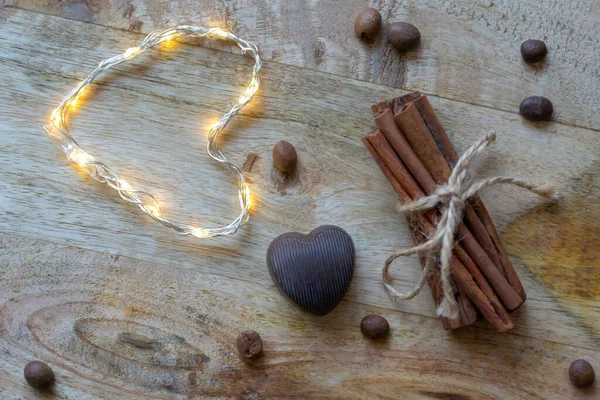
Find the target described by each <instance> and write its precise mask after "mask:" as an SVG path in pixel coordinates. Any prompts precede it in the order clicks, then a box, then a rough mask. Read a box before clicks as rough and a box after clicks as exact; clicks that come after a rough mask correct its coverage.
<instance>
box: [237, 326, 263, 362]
mask: <svg viewBox="0 0 600 400" xmlns="http://www.w3.org/2000/svg"><path fill="white" fill-rule="evenodd" d="M236 344H237V349H238V352H239V353H240V355H241V356H242V357H244V358H256V357H258V356H259V355H260V354H261V353H262V348H263V343H262V339H261V338H260V335H259V334H258V333H256V332H255V331H253V330H247V331H244V332H242V333H240V336H238V338H237V343H236Z"/></svg>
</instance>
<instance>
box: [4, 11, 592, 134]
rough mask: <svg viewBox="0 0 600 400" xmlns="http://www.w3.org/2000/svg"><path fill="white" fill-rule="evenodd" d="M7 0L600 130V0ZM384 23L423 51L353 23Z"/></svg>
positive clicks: (109, 24) (70, 15)
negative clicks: (369, 19)
mask: <svg viewBox="0 0 600 400" xmlns="http://www.w3.org/2000/svg"><path fill="white" fill-rule="evenodd" d="M7 4H9V5H14V6H15V7H21V8H25V9H32V10H38V11H42V12H44V13H51V14H55V15H59V16H62V17H65V18H70V19H77V20H80V21H90V22H94V23H96V24H101V25H106V26H111V27H117V28H121V29H130V30H135V31H141V32H146V33H147V32H150V31H151V30H153V29H159V28H165V27H167V26H171V25H175V24H182V23H185V24H188V23H194V24H200V25H211V26H212V25H217V26H222V27H227V28H229V29H231V30H233V31H234V32H236V33H237V34H239V35H241V36H242V37H244V38H247V39H249V40H253V41H256V42H257V43H259V44H260V47H261V51H262V54H263V56H264V57H265V59H267V60H272V61H277V62H281V63H285V64H290V65H296V66H301V67H305V68H310V69H314V70H318V71H323V72H329V73H333V74H338V75H342V76H346V77H352V78H356V79H361V80H365V81H370V82H377V83H381V84H384V85H388V86H392V87H399V88H404V89H412V90H419V91H421V92H423V93H427V94H435V95H439V96H441V97H445V98H449V99H455V100H459V101H462V102H467V103H472V104H479V105H485V106H488V107H492V108H496V109H501V110H506V111H510V112H512V113H516V112H518V107H519V103H520V102H521V100H523V99H524V98H525V97H528V96H531V95H544V96H546V97H548V98H550V99H551V100H552V102H553V103H554V105H555V110H556V119H557V120H558V121H561V122H565V123H568V124H572V125H576V126H584V127H589V128H594V129H600V112H599V111H600V106H599V103H598V101H597V93H598V92H600V74H598V68H597V64H598V59H599V58H600V50H599V49H598V46H596V45H595V44H596V43H598V42H600V29H598V20H600V7H599V6H598V2H597V1H595V0H583V1H578V2H572V1H562V2H561V1H551V2H548V1H545V0H519V1H516V0H500V1H491V0H484V1H474V0H458V1H447V2H442V3H441V4H440V2H439V1H438V0H408V1H403V2H397V1H393V0H380V1H374V0H371V1H364V0H352V1H344V2H340V1H332V0H321V1H293V2H291V1H269V2H265V1H254V2H248V1H245V0H235V1H227V2H223V1H220V0H208V1H202V2H200V3H198V4H196V3H194V4H193V5H192V4H191V3H189V2H188V1H185V0H174V1H158V0H123V1H99V0H87V1H86V0H74V1H73V0H69V1H56V2H50V1H41V0H7ZM367 5H369V6H372V7H375V8H376V9H379V10H380V11H381V13H382V15H383V19H384V23H390V22H394V21H407V22H411V23H413V24H415V25H416V26H418V28H419V29H420V31H421V34H422V41H423V43H422V46H421V48H420V49H419V50H417V51H413V52H409V53H406V54H405V55H399V54H398V52H396V51H394V50H393V49H392V48H391V47H390V46H389V45H387V41H386V39H385V37H384V38H382V39H381V40H380V41H378V42H376V43H374V44H372V45H367V44H364V43H361V42H360V41H359V40H358V39H357V38H356V37H355V36H354V31H353V26H354V19H355V16H356V15H357V14H358V13H359V12H360V10H362V8H364V7H365V6H367ZM530 38H534V39H542V40H544V41H546V43H547V45H548V48H549V54H548V57H547V60H546V62H545V63H543V65H537V66H531V65H528V64H526V63H524V61H523V60H522V59H521V55H520V51H519V48H520V45H521V43H522V42H523V41H524V40H526V39H530Z"/></svg>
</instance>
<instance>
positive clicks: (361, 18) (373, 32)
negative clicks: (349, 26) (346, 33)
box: [354, 8, 381, 40]
mask: <svg viewBox="0 0 600 400" xmlns="http://www.w3.org/2000/svg"><path fill="white" fill-rule="evenodd" d="M380 29H381V14H379V11H377V10H376V9H374V8H365V9H364V10H362V11H361V12H360V14H358V16H357V17H356V21H354V32H355V33H356V36H358V38H359V39H363V40H365V39H369V40H371V39H374V38H375V37H377V35H378V34H379V30H380Z"/></svg>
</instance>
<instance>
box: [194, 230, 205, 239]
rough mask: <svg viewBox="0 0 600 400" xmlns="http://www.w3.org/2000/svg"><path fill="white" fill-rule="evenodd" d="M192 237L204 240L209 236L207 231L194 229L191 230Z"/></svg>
mask: <svg viewBox="0 0 600 400" xmlns="http://www.w3.org/2000/svg"><path fill="white" fill-rule="evenodd" d="M192 236H194V237H197V238H199V239H204V238H207V237H208V236H209V234H208V231H207V230H206V229H202V228H194V229H192Z"/></svg>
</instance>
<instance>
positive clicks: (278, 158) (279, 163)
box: [273, 140, 298, 172]
mask: <svg viewBox="0 0 600 400" xmlns="http://www.w3.org/2000/svg"><path fill="white" fill-rule="evenodd" d="M297 161H298V154H296V149H295V148H294V146H292V144H291V143H289V142H286V141H285V140H280V141H279V142H277V143H275V146H274V147H273V164H275V167H276V168H277V169H278V170H280V171H281V172H289V171H291V170H293V169H294V167H295V166H296V162H297Z"/></svg>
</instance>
